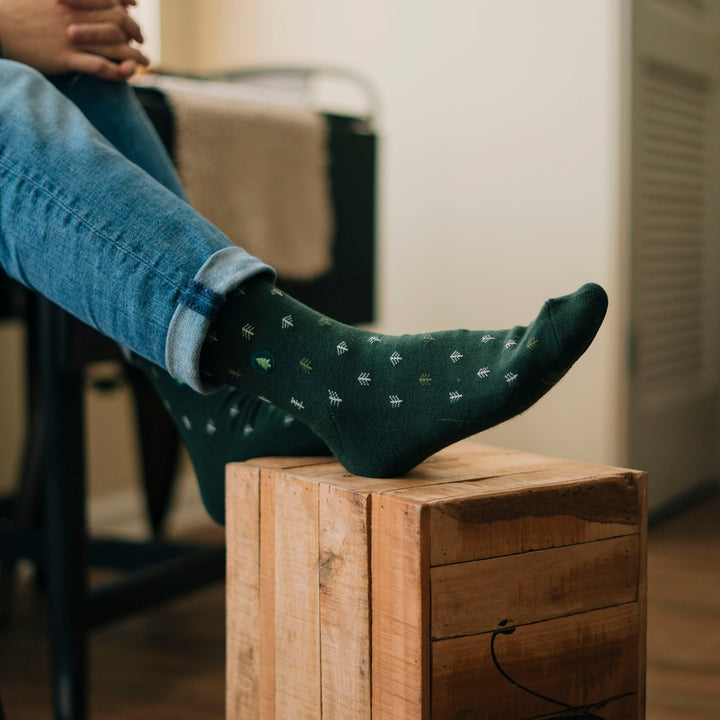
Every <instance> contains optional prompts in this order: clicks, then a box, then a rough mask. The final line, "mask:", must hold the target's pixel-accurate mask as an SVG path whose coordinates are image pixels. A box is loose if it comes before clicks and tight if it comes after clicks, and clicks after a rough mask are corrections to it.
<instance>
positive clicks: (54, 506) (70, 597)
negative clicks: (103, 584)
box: [38, 300, 88, 720]
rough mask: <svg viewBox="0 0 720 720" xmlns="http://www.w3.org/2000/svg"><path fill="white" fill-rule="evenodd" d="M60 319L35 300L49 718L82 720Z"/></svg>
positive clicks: (76, 547) (74, 382)
mask: <svg viewBox="0 0 720 720" xmlns="http://www.w3.org/2000/svg"><path fill="white" fill-rule="evenodd" d="M67 321H68V318H67V316H66V315H65V313H64V312H62V311H61V310H60V309H59V308H57V307H55V306H54V305H52V304H51V303H50V302H48V301H45V300H40V312H39V323H38V325H39V327H38V331H39V334H38V338H39V340H38V353H39V361H40V390H41V397H42V402H43V418H44V430H43V446H44V453H43V457H44V463H43V470H44V472H43V475H44V482H45V487H44V490H45V492H44V496H45V508H44V510H45V528H46V532H47V536H46V537H47V545H46V547H47V555H46V558H47V564H46V566H45V570H46V580H47V590H48V600H49V606H50V627H51V638H52V640H51V642H52V674H53V702H54V708H55V718H56V720H86V718H87V690H88V683H87V678H88V652H87V650H88V642H87V618H88V592H87V590H88V581H87V570H86V568H87V539H86V535H85V488H84V481H85V478H84V458H83V452H82V448H83V444H82V438H83V407H82V406H83V395H82V377H81V375H80V373H78V372H72V371H68V370H67V369H66V367H65V358H66V348H65V342H64V341H65V337H66V334H67V333H66V332H65V330H66V323H67Z"/></svg>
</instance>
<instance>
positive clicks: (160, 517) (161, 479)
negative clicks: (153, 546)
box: [126, 365, 180, 539]
mask: <svg viewBox="0 0 720 720" xmlns="http://www.w3.org/2000/svg"><path fill="white" fill-rule="evenodd" d="M126 370H127V376H128V379H129V381H130V387H131V388H132V391H133V395H134V398H135V414H136V416H137V422H138V432H139V436H140V452H141V460H142V478H143V488H144V491H145V507H146V512H147V515H148V519H149V520H150V526H151V528H152V533H153V537H154V538H155V539H159V538H161V537H162V535H163V530H164V528H165V520H166V518H167V514H168V511H169V509H170V502H171V500H172V496H173V490H174V488H175V478H176V473H177V465H178V453H179V451H180V436H179V434H178V431H177V429H176V428H175V425H174V423H173V421H172V419H171V418H170V416H169V415H168V413H167V411H166V410H165V408H164V407H163V405H162V402H161V401H160V399H159V398H158V396H157V394H156V393H155V391H154V390H153V387H152V385H151V384H150V382H149V381H148V379H147V378H146V377H145V375H144V373H143V372H142V371H141V370H138V369H137V368H136V367H132V366H130V365H128V366H127V368H126Z"/></svg>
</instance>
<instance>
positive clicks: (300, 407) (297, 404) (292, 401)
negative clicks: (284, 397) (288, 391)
mask: <svg viewBox="0 0 720 720" xmlns="http://www.w3.org/2000/svg"><path fill="white" fill-rule="evenodd" d="M290 404H291V405H292V406H293V407H296V408H297V409H298V410H304V409H305V405H304V404H303V403H302V402H300V400H296V399H295V398H294V397H291V398H290Z"/></svg>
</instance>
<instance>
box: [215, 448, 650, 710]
mask: <svg viewBox="0 0 720 720" xmlns="http://www.w3.org/2000/svg"><path fill="white" fill-rule="evenodd" d="M645 511H646V478H645V476H644V474H643V473H638V472H634V471H630V470H620V469H617V468H608V467H603V466H598V465H588V464H585V463H578V462H571V461H567V460H558V459H552V458H546V457H541V456H538V455H531V454H527V453H521V452H516V451H511V450H501V449H497V448H491V447H486V446H481V445H477V444H475V443H471V442H465V443H460V444H458V445H455V446H453V447H451V448H448V449H447V450H445V451H443V452H441V453H438V454H437V455H435V456H434V457H432V458H430V459H429V460H427V461H426V462H425V463H423V464H422V465H421V466H420V467H419V468H416V470H415V471H413V472H412V473H411V474H409V475H407V476H406V477H403V478H400V479H392V480H377V479H370V478H361V477H356V476H353V475H350V474H348V473H347V472H346V471H345V470H343V468H342V467H341V466H340V465H339V464H337V463H336V462H334V461H332V460H331V459H327V458H325V459H318V460H312V459H310V460H308V459H307V458H305V459H291V458H274V459H263V460H259V461H252V462H248V463H241V464H235V465H231V466H230V467H229V468H228V482H227V522H228V524H227V548H228V591H227V592H228V597H227V600H228V602H227V613H228V637H227V673H228V674H227V679H228V682H227V693H228V694H227V713H228V714H227V717H228V718H229V719H230V720H255V719H259V720H274V719H275V718H278V719H281V720H320V719H321V720H330V719H332V720H337V719H343V720H371V719H372V720H429V719H430V718H432V720H450V719H452V720H461V719H462V720H470V719H473V720H475V719H482V718H486V719H488V720H492V719H495V718H497V719H498V720H520V719H529V718H540V717H542V718H547V717H565V718H568V717H576V718H601V719H602V720H631V719H632V720H634V719H635V718H643V717H644V706H645V698H644V676H645V614H646V612H645V610H646V605H645V556H646V523H645ZM580 708H582V712H581V711H580V710H579V709H580ZM573 711H574V712H573Z"/></svg>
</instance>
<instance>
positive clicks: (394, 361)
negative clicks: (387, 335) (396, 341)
mask: <svg viewBox="0 0 720 720" xmlns="http://www.w3.org/2000/svg"><path fill="white" fill-rule="evenodd" d="M401 360H402V356H401V355H400V353H399V352H394V353H393V354H392V355H391V356H390V362H391V363H392V364H393V366H394V365H397V364H398V363H399V362H400V361H401Z"/></svg>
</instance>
